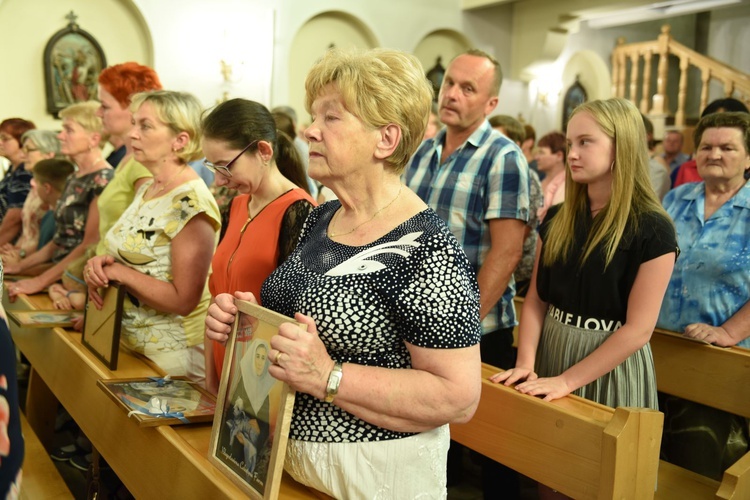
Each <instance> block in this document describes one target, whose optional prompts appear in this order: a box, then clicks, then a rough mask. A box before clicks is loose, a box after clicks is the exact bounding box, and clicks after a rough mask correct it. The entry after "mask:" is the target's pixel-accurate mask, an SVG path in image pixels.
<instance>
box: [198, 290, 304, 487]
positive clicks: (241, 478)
mask: <svg viewBox="0 0 750 500" xmlns="http://www.w3.org/2000/svg"><path fill="white" fill-rule="evenodd" d="M235 304H236V305H237V309H238V313H237V319H236V321H235V325H234V328H233V329H232V333H231V334H230V336H229V340H228V341H227V349H226V354H225V355H224V367H223V370H222V374H221V382H220V384H219V395H218V397H217V399H216V414H215V416H214V425H213V428H212V430H211V443H210V446H209V455H208V458H209V460H210V461H211V463H213V464H214V465H215V466H216V467H217V468H218V469H219V470H221V471H222V472H223V473H224V474H225V475H227V477H229V479H231V480H232V481H233V482H234V483H235V484H236V485H237V486H239V487H240V488H241V489H242V490H243V491H244V492H245V494H247V495H248V496H250V497H251V498H254V499H268V498H278V494H279V488H280V485H281V475H282V472H283V470H284V456H285V453H286V443H287V439H288V436H289V427H290V425H291V420H292V409H293V406H294V391H293V390H292V389H291V388H290V387H289V386H288V385H286V384H284V383H282V382H280V381H278V380H276V379H275V378H273V377H272V376H271V374H270V373H269V372H268V367H269V366H270V365H271V360H270V359H268V353H269V352H270V350H271V337H273V336H274V335H276V333H277V332H278V330H279V326H280V325H281V324H282V323H287V322H289V323H296V324H299V323H297V322H296V321H294V320H293V319H291V318H287V317H286V316H283V315H281V314H278V313H276V312H274V311H271V310H269V309H265V308H263V307H261V306H259V305H256V304H251V303H250V302H246V301H242V300H237V301H235Z"/></svg>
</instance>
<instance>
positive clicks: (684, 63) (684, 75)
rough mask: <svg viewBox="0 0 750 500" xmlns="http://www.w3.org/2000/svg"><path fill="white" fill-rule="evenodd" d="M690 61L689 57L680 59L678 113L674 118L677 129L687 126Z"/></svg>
mask: <svg viewBox="0 0 750 500" xmlns="http://www.w3.org/2000/svg"><path fill="white" fill-rule="evenodd" d="M689 67H690V60H689V59H688V58H687V57H681V58H680V85H679V87H678V91H677V113H676V114H675V117H674V124H675V126H677V127H683V126H684V125H685V100H686V99H687V80H688V68H689Z"/></svg>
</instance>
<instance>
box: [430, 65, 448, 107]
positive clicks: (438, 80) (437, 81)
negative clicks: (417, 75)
mask: <svg viewBox="0 0 750 500" xmlns="http://www.w3.org/2000/svg"><path fill="white" fill-rule="evenodd" d="M442 61H443V58H442V57H440V56H438V58H437V60H436V61H435V66H433V67H432V68H431V69H430V70H429V71H428V72H427V79H428V80H429V81H430V83H431V84H432V91H433V96H432V101H433V102H437V100H438V94H440V87H441V86H442V85H443V77H444V76H445V68H444V67H443V63H442Z"/></svg>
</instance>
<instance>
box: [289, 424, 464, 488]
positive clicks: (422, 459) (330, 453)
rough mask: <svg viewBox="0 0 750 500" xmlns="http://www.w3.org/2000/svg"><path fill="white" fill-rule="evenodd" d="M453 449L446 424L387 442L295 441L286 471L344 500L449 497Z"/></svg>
mask: <svg viewBox="0 0 750 500" xmlns="http://www.w3.org/2000/svg"><path fill="white" fill-rule="evenodd" d="M449 446H450V430H449V428H448V425H447V424H446V425H443V426H441V427H438V428H436V429H433V430H431V431H427V432H421V433H419V434H415V435H414V436H410V437H407V438H402V439H391V440H388V441H372V442H364V443H316V442H311V441H298V440H295V439H290V440H289V444H288V445H287V451H286V463H285V464H284V469H286V471H287V472H288V473H289V474H290V475H291V476H292V477H293V478H294V479H295V480H296V481H297V482H299V483H302V484H305V485H307V486H309V487H311V488H315V489H316V490H319V491H322V492H324V493H326V494H328V495H330V496H332V497H334V498H339V499H347V500H349V499H351V500H354V499H372V500H389V499H394V500H395V499H398V500H401V499H415V498H418V499H425V500H426V499H444V498H446V496H447V490H446V462H447V457H448V447H449Z"/></svg>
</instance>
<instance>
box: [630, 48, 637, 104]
mask: <svg viewBox="0 0 750 500" xmlns="http://www.w3.org/2000/svg"><path fill="white" fill-rule="evenodd" d="M639 57H640V54H639V53H638V51H637V50H634V51H633V52H632V53H631V54H630V90H629V95H628V99H630V101H631V102H632V103H633V104H635V103H636V102H638V76H639V73H640V65H639V64H638V58H639Z"/></svg>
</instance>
